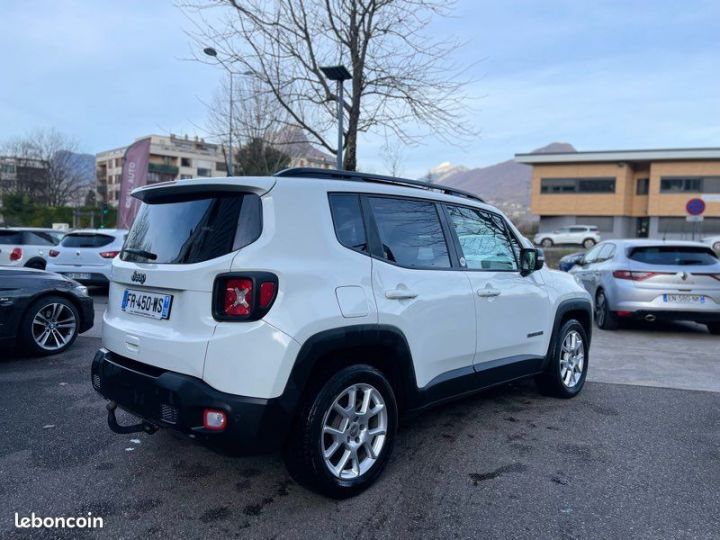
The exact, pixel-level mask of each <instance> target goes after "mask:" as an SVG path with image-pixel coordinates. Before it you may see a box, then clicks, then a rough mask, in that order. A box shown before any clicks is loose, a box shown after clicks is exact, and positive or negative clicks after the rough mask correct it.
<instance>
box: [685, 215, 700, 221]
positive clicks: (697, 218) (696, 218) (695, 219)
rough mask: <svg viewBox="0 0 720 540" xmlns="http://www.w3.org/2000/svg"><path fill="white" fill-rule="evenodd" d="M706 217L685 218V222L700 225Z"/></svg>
mask: <svg viewBox="0 0 720 540" xmlns="http://www.w3.org/2000/svg"><path fill="white" fill-rule="evenodd" d="M703 218H704V216H685V221H687V222H689V223H699V222H702V221H703Z"/></svg>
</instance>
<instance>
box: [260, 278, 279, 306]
mask: <svg viewBox="0 0 720 540" xmlns="http://www.w3.org/2000/svg"><path fill="white" fill-rule="evenodd" d="M276 290H277V288H276V287H275V282H273V281H266V282H264V283H261V284H260V307H261V308H266V307H268V306H269V305H270V304H271V303H272V301H273V300H274V299H275V291H276Z"/></svg>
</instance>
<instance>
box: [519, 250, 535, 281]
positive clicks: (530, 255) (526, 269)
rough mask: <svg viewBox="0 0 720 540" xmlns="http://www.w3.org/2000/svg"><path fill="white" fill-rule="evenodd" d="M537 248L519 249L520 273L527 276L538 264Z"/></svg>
mask: <svg viewBox="0 0 720 540" xmlns="http://www.w3.org/2000/svg"><path fill="white" fill-rule="evenodd" d="M538 259H539V258H538V250H537V249H534V248H523V249H521V250H520V275H521V276H529V275H530V274H532V273H533V272H534V271H535V270H537V265H538Z"/></svg>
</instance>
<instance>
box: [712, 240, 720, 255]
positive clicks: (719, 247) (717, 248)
mask: <svg viewBox="0 0 720 540" xmlns="http://www.w3.org/2000/svg"><path fill="white" fill-rule="evenodd" d="M712 248H713V249H714V250H715V253H720V242H715V243H714V244H713V246H712Z"/></svg>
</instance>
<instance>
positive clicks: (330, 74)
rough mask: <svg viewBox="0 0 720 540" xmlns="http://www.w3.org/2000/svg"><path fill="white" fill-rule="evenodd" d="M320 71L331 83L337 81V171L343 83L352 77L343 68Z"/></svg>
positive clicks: (340, 162)
mask: <svg viewBox="0 0 720 540" xmlns="http://www.w3.org/2000/svg"><path fill="white" fill-rule="evenodd" d="M320 71H322V72H323V74H324V75H325V76H326V77H327V78H328V79H330V80H331V81H337V95H336V101H337V120H338V145H337V159H336V163H335V168H336V169H337V170H338V171H342V170H343V117H344V116H345V114H344V111H343V104H344V101H343V81H346V80H348V79H351V78H352V76H351V75H350V72H349V71H348V70H347V68H346V67H345V66H325V67H321V68H320Z"/></svg>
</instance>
